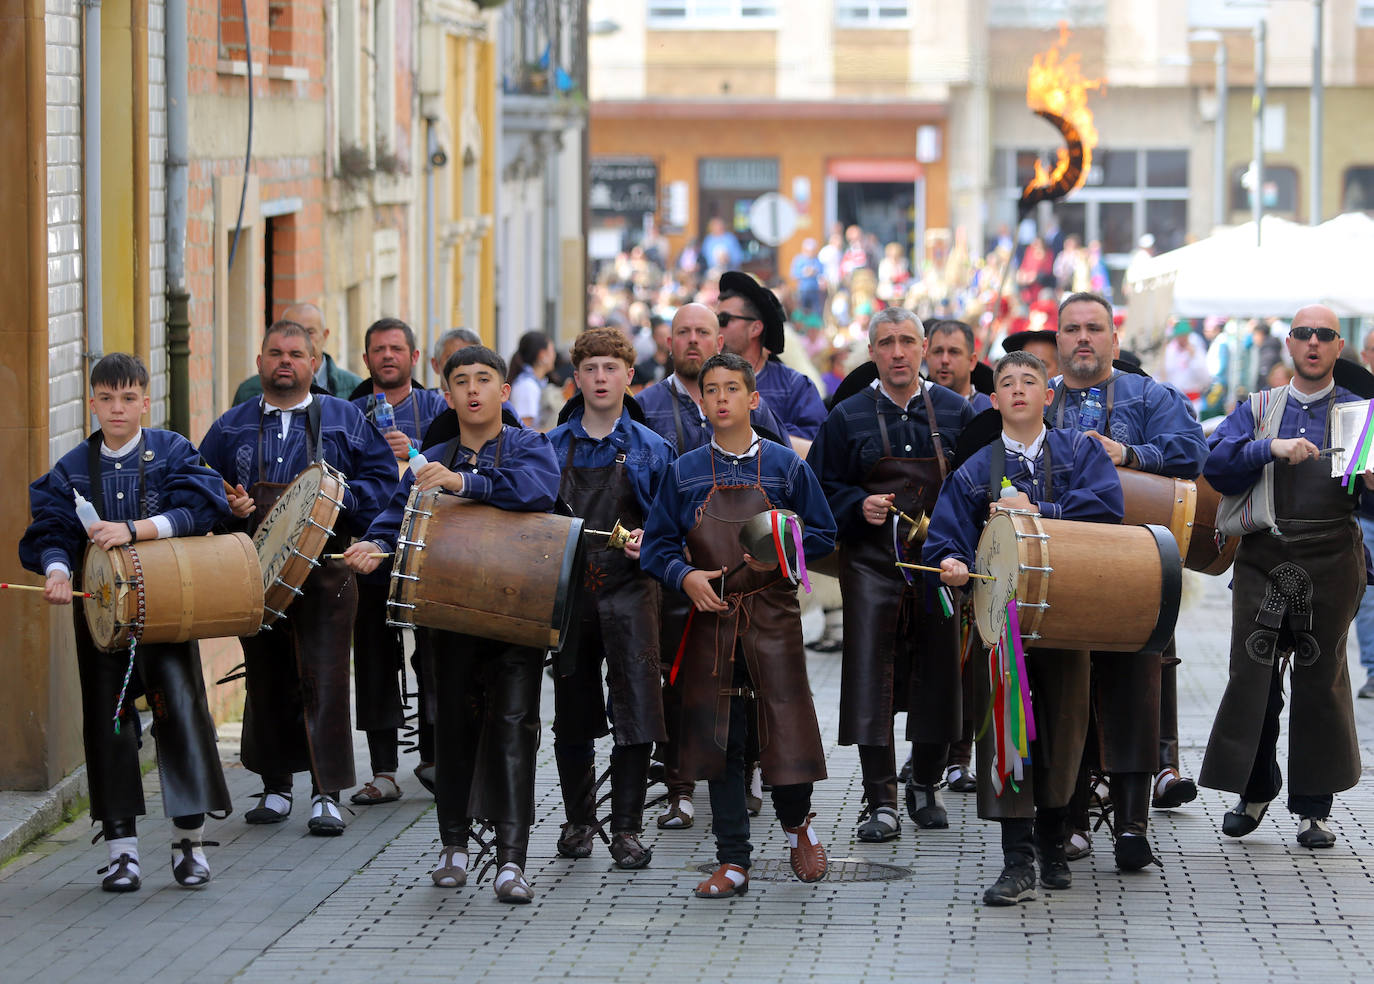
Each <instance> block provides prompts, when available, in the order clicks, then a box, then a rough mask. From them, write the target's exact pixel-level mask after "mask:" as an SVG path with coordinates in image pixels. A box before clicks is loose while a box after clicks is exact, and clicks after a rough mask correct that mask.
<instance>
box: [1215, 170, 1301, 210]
mask: <svg viewBox="0 0 1374 984" xmlns="http://www.w3.org/2000/svg"><path fill="white" fill-rule="evenodd" d="M1248 170H1249V168H1248V167H1237V168H1235V169H1233V170H1232V171H1231V211H1233V212H1247V213H1248V212H1250V211H1251V209H1252V208H1253V202H1252V199H1251V197H1250V189H1249V188H1248V187H1247V186H1246V185H1247V184H1248V182H1247V180H1246V178H1245V174H1246V172H1247V171H1248ZM1263 202H1264V210H1265V211H1266V212H1287V213H1289V214H1297V211H1298V170H1297V168H1294V167H1286V166H1284V165H1277V164H1266V165H1265V167H1264V199H1263Z"/></svg>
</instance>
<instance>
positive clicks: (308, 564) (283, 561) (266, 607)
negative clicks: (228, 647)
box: [245, 461, 348, 635]
mask: <svg viewBox="0 0 1374 984" xmlns="http://www.w3.org/2000/svg"><path fill="white" fill-rule="evenodd" d="M347 488H348V483H347V482H345V481H344V477H343V475H342V474H341V473H340V472H338V471H336V470H335V469H334V468H332V467H330V466H329V465H328V464H326V463H324V462H323V461H317V462H315V463H314V464H312V465H310V466H309V467H308V468H306V469H305V471H303V472H301V473H300V474H299V475H297V476H296V479H295V481H293V482H292V483H291V484H290V485H288V486H287V487H286V489H285V490H284V491H283V492H282V494H281V497H280V498H279V499H277V501H276V502H275V503H273V504H272V508H271V509H270V510H269V511H268V513H267V515H266V516H264V517H263V520H262V522H261V523H259V524H258V529H257V532H256V533H254V534H253V547H254V549H256V550H257V552H258V562H259V563H260V564H261V566H262V592H263V604H262V609H263V610H262V627H263V628H266V627H267V626H269V625H271V624H272V623H273V622H275V621H276V620H277V619H279V618H282V617H283V616H285V614H286V609H287V606H289V605H290V604H291V602H293V601H295V600H296V599H297V598H299V597H300V596H301V585H303V584H304V583H305V579H306V578H307V577H309V576H310V572H311V571H313V570H314V569H315V568H316V567H319V566H320V554H322V553H324V547H325V544H326V543H328V542H329V538H330V537H331V536H332V535H333V533H334V521H335V520H336V519H338V517H339V510H340V509H342V508H343V499H344V491H345V490H346V489H347ZM253 634H254V633H251V632H249V633H245V635H253Z"/></svg>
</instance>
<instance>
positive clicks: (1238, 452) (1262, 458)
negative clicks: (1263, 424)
mask: <svg viewBox="0 0 1374 984" xmlns="http://www.w3.org/2000/svg"><path fill="white" fill-rule="evenodd" d="M1273 460H1274V454H1273V450H1272V444H1271V442H1269V441H1257V440H1255V416H1254V413H1253V411H1252V410H1251V409H1250V401H1249V400H1246V401H1245V402H1244V403H1242V404H1240V406H1238V407H1236V408H1235V409H1234V410H1232V411H1231V413H1230V414H1229V415H1228V416H1227V418H1226V419H1225V420H1223V421H1222V422H1221V426H1219V427H1218V428H1217V429H1216V430H1215V431H1213V432H1212V451H1211V453H1210V454H1209V455H1208V456H1207V462H1206V464H1204V465H1203V468H1202V474H1203V477H1204V478H1206V479H1207V481H1209V482H1211V483H1212V487H1213V488H1215V489H1216V490H1217V491H1218V492H1220V493H1221V494H1222V495H1241V494H1242V493H1244V492H1246V491H1248V490H1249V489H1250V487H1251V486H1253V485H1254V484H1255V483H1256V482H1258V481H1259V479H1260V473H1261V472H1262V471H1263V470H1264V466H1265V465H1267V464H1269V462H1271V461H1273Z"/></svg>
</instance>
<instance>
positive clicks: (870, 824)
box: [854, 806, 902, 844]
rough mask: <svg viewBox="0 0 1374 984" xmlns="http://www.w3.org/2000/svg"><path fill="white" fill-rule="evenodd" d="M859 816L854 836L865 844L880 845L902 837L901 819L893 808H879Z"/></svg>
mask: <svg viewBox="0 0 1374 984" xmlns="http://www.w3.org/2000/svg"><path fill="white" fill-rule="evenodd" d="M865 814H866V816H860V817H859V820H860V823H859V828H858V830H856V831H855V832H854V833H855V836H856V837H858V838H859V840H861V841H863V842H864V843H865V844H882V843H884V842H886V841H890V840H896V839H897V838H898V837H901V836H902V818H901V817H900V816H898V814H897V810H896V808H895V807H891V806H880V807H878V808H877V809H876V810H872V811H867V810H866V811H865Z"/></svg>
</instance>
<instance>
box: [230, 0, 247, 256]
mask: <svg viewBox="0 0 1374 984" xmlns="http://www.w3.org/2000/svg"><path fill="white" fill-rule="evenodd" d="M239 9H240V10H242V11H243V48H244V64H245V65H246V66H247V67H248V145H247V146H246V147H245V148H244V149H243V187H242V188H240V189H239V217H238V218H237V219H236V220H235V221H234V241H233V243H231V244H230V246H229V271H231V272H232V271H233V269H234V256H235V254H237V253H238V250H239V234H240V233H242V232H243V207H244V204H245V203H246V202H247V201H248V168H249V165H251V164H252V162H253V31H252V28H250V27H249V24H248V0H239Z"/></svg>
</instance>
